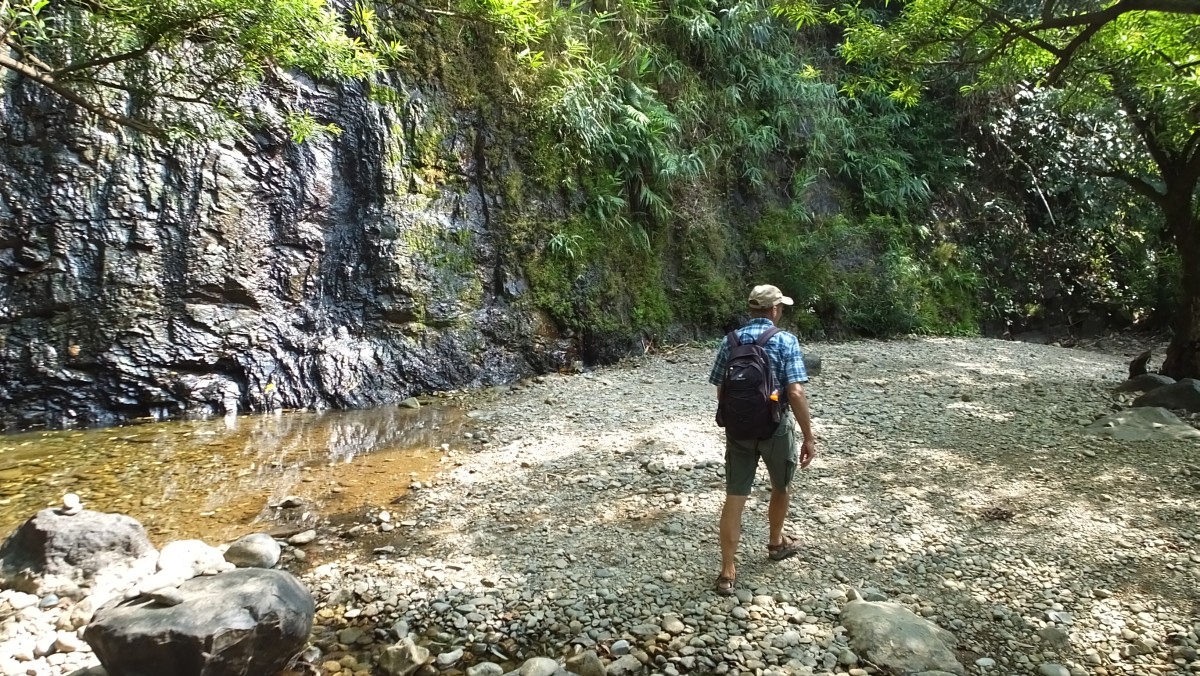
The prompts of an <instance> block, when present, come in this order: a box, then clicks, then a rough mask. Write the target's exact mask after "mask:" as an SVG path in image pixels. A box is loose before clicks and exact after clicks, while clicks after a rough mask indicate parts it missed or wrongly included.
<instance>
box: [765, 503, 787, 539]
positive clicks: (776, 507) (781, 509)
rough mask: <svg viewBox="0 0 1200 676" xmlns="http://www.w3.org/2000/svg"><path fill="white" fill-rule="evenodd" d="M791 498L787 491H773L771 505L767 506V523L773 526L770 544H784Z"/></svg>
mask: <svg viewBox="0 0 1200 676" xmlns="http://www.w3.org/2000/svg"><path fill="white" fill-rule="evenodd" d="M790 497H791V495H790V494H789V493H788V492H787V491H786V490H782V491H777V490H774V489H772V490H771V504H769V505H767V522H768V523H769V524H770V525H771V541H770V542H769V543H768V544H772V545H778V544H781V543H782V542H783V520H784V519H785V518H786V517H787V513H788V502H789V501H790V500H789V499H790Z"/></svg>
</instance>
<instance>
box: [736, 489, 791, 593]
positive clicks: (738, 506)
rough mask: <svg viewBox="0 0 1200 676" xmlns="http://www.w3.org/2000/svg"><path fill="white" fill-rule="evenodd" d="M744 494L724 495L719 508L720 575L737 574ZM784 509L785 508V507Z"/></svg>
mask: <svg viewBox="0 0 1200 676" xmlns="http://www.w3.org/2000/svg"><path fill="white" fill-rule="evenodd" d="M746 497H747V496H745V495H726V496H725V506H724V507H722V508H721V575H722V576H723V577H728V578H733V577H734V576H735V575H736V574H737V548H738V541H740V540H741V538H742V510H743V509H744V508H745V507H746ZM785 510H786V508H785Z"/></svg>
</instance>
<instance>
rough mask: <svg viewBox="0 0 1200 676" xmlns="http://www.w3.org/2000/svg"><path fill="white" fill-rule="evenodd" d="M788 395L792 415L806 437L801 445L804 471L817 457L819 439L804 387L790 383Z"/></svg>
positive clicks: (801, 465)
mask: <svg viewBox="0 0 1200 676" xmlns="http://www.w3.org/2000/svg"><path fill="white" fill-rule="evenodd" d="M787 393H788V405H789V406H791V408H792V415H794V416H795V417H796V422H797V423H799V424H800V432H801V433H802V434H803V435H804V441H803V442H801V444H800V468H801V469H803V468H805V467H808V464H809V463H810V462H812V460H813V458H814V457H816V455H817V438H816V437H815V436H813V431H812V419H811V418H810V417H809V415H808V396H807V395H806V394H805V393H804V385H803V384H802V383H789V384H788V386H787Z"/></svg>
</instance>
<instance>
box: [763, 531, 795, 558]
mask: <svg viewBox="0 0 1200 676" xmlns="http://www.w3.org/2000/svg"><path fill="white" fill-rule="evenodd" d="M799 553H800V542H799V541H797V540H795V539H793V538H791V537H788V536H787V535H784V536H783V542H780V543H779V544H777V545H772V544H768V545H767V558H768V559H771V560H772V561H782V560H784V559H790V558H792V557H793V556H795V555H797V554H799Z"/></svg>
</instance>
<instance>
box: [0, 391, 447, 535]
mask: <svg viewBox="0 0 1200 676" xmlns="http://www.w3.org/2000/svg"><path fill="white" fill-rule="evenodd" d="M465 419H466V417H465V416H464V415H463V413H462V411H461V410H459V409H455V408H448V407H434V406H427V407H423V408H421V409H420V410H412V409H404V408H398V407H394V406H386V407H380V408H376V409H370V410H362V411H328V412H323V413H314V412H285V413H279V414H269V415H258V416H242V417H235V418H225V419H213V420H204V421H181V422H162V423H146V424H141V425H134V426H127V427H110V428H103V429H94V430H74V431H54V432H23V433H19V434H9V435H3V436H0V538H2V537H5V536H7V534H8V533H10V532H12V530H13V529H15V528H16V527H17V526H19V525H20V524H21V523H22V522H24V521H25V520H26V519H27V518H29V517H30V516H32V515H33V514H34V513H35V512H37V511H38V510H40V509H43V508H45V507H50V506H56V505H60V504H62V496H63V494H65V493H76V494H78V495H79V496H80V497H81V498H82V499H83V504H84V507H85V508H88V509H94V510H97V511H106V512H120V513H122V514H128V515H130V516H132V517H134V518H136V519H137V520H139V521H141V522H142V524H143V525H144V526H145V527H146V530H147V532H148V533H149V535H150V539H151V540H152V541H153V542H154V543H155V544H156V545H159V546H161V545H162V544H164V543H165V542H168V541H170V540H176V539H185V538H199V539H202V540H205V541H206V542H209V543H210V544H218V543H220V542H224V541H228V540H231V539H234V538H236V537H238V536H240V535H244V534H246V533H249V532H254V531H256V530H271V529H272V528H273V527H276V528H278V527H279V525H280V522H281V519H280V518H279V517H281V516H284V515H283V512H285V511H288V510H281V509H280V508H278V507H277V505H278V504H279V503H280V502H281V501H282V500H283V498H284V497H287V496H297V497H300V498H302V499H303V501H304V506H303V508H302V509H301V510H299V512H300V513H296V512H297V510H290V511H291V512H292V513H291V514H290V515H288V518H289V519H290V521H291V522H292V523H297V522H311V521H313V520H315V519H316V518H317V516H318V515H320V516H326V515H331V516H336V515H338V514H345V513H350V512H354V511H357V510H361V509H362V508H364V507H372V506H380V507H386V506H387V505H389V504H390V503H391V502H392V501H393V500H395V499H396V498H398V497H400V496H402V495H403V494H404V493H405V492H407V490H408V487H409V485H410V484H411V483H412V482H413V481H419V480H423V479H426V478H427V477H428V476H429V475H431V474H432V473H433V472H434V470H435V469H436V468H437V467H438V465H439V464H440V463H441V462H442V461H443V458H444V457H445V456H444V454H443V451H442V449H441V446H442V444H447V443H455V442H456V441H457V440H461V439H462V438H463V434H462V429H463V424H464V421H465Z"/></svg>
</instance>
